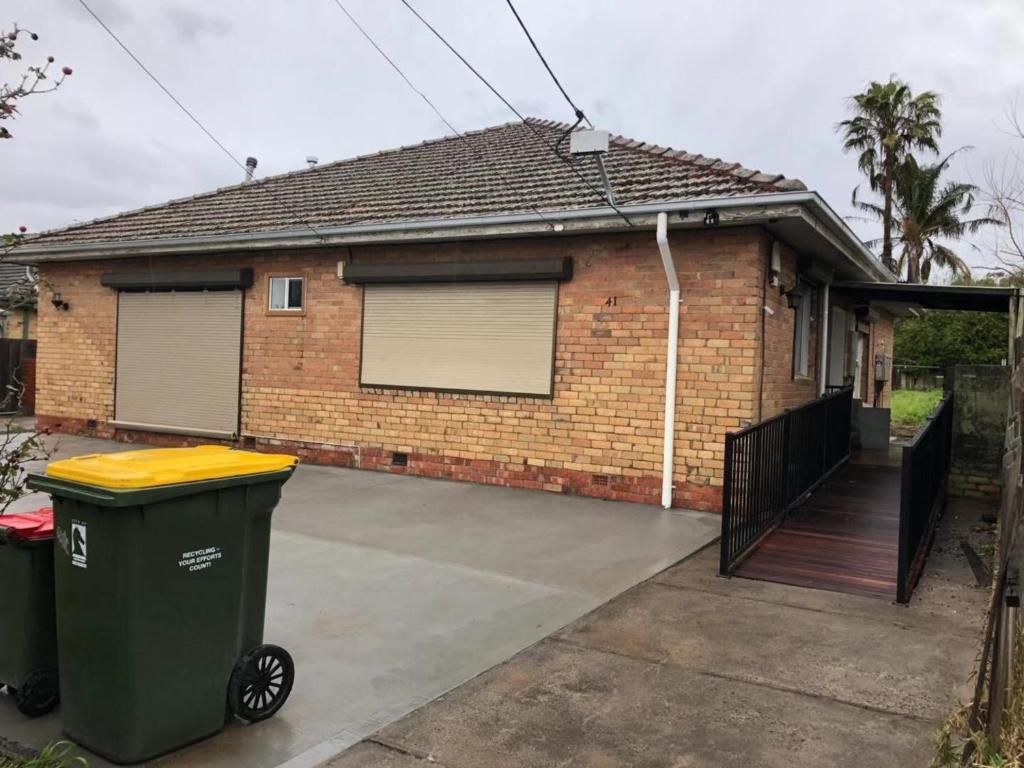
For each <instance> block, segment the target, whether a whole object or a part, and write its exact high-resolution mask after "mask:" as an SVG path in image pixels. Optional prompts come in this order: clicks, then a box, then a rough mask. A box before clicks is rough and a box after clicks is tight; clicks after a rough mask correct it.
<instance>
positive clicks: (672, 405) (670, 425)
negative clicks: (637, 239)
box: [657, 213, 679, 509]
mask: <svg viewBox="0 0 1024 768" xmlns="http://www.w3.org/2000/svg"><path fill="white" fill-rule="evenodd" d="M657 241H658V250H659V251H660V252H661V264H662V266H663V267H664V268H665V279H666V280H668V358H667V362H666V365H665V449H664V453H663V455H662V465H661V506H663V507H664V508H665V509H669V508H670V507H671V506H672V468H673V465H674V463H675V455H674V452H675V447H674V444H675V434H676V371H677V369H678V367H679V278H678V276H677V275H676V265H675V264H674V263H673V261H672V251H670V250H669V247H668V214H666V213H659V214H658V235H657Z"/></svg>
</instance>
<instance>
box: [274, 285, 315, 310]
mask: <svg viewBox="0 0 1024 768" xmlns="http://www.w3.org/2000/svg"><path fill="white" fill-rule="evenodd" d="M305 285H306V281H305V280H304V279H303V278H301V277H271V278H270V304H269V306H268V308H269V309H270V311H271V312H301V311H302V309H303V305H304V303H305Z"/></svg>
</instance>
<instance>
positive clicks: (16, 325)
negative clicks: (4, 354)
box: [0, 264, 37, 340]
mask: <svg viewBox="0 0 1024 768" xmlns="http://www.w3.org/2000/svg"><path fill="white" fill-rule="evenodd" d="M32 282H33V278H32V274H31V270H29V269H28V268H26V267H24V266H22V265H20V264H0V310H3V312H2V315H0V338H4V339H23V340H31V339H34V338H35V337H36V317H37V312H36V303H35V301H34V300H33V299H32V298H31V295H30V291H28V290H27V289H26V286H31V284H32Z"/></svg>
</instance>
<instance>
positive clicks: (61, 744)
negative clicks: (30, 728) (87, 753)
mask: <svg viewBox="0 0 1024 768" xmlns="http://www.w3.org/2000/svg"><path fill="white" fill-rule="evenodd" d="M70 752H71V744H70V743H68V742H66V741H58V742H57V743H56V744H50V745H49V746H47V747H44V748H43V750H42V751H41V752H40V753H39V754H38V755H36V756H35V757H30V758H28V759H26V760H12V759H11V758H7V757H3V756H2V755H0V768H88V766H89V764H88V763H87V762H86V761H85V758H82V757H70V756H69V753H70Z"/></svg>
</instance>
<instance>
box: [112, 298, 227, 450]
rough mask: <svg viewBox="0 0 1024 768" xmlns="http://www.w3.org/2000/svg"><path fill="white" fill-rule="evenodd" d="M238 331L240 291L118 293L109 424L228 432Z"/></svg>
mask: <svg viewBox="0 0 1024 768" xmlns="http://www.w3.org/2000/svg"><path fill="white" fill-rule="evenodd" d="M241 335H242V292H241V291H192V292H174V291H168V292H154V293H127V292H122V293H121V294H119V297H118V318H117V386H116V394H115V403H114V414H115V419H116V421H115V423H116V424H117V425H118V426H122V427H129V428H136V429H145V430H151V431H161V432H177V433H182V434H195V435H204V436H211V437H234V436H236V435H237V433H238V396H239V365H240V359H241Z"/></svg>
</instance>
